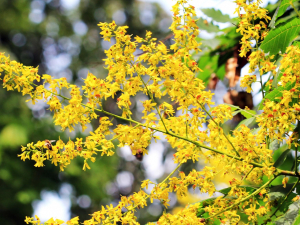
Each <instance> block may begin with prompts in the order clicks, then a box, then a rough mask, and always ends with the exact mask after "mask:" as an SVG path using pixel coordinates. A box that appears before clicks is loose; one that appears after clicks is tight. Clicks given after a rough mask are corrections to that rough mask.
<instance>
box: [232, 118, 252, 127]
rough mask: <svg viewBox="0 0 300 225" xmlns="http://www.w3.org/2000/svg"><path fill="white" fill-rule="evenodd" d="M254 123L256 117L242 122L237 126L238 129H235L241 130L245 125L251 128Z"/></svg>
mask: <svg viewBox="0 0 300 225" xmlns="http://www.w3.org/2000/svg"><path fill="white" fill-rule="evenodd" d="M253 122H255V117H251V118H249V119H245V120H243V121H241V122H240V123H239V124H238V125H237V127H236V128H235V129H237V128H239V127H240V126H241V125H243V124H244V125H245V126H247V127H248V126H249V125H250V124H252V123H253Z"/></svg>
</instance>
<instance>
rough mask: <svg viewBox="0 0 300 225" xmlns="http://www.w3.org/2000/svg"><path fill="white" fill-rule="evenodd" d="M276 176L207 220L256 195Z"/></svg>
mask: <svg viewBox="0 0 300 225" xmlns="http://www.w3.org/2000/svg"><path fill="white" fill-rule="evenodd" d="M276 177H277V176H276V175H275V176H274V177H273V178H272V179H270V180H269V181H268V182H266V183H265V184H264V185H262V186H261V187H260V188H258V189H257V190H256V191H254V192H253V193H252V194H250V195H248V196H247V197H245V198H243V199H241V200H240V201H238V202H236V203H234V204H232V205H231V206H229V207H227V208H225V209H223V210H221V211H220V212H218V213H216V214H214V215H212V216H210V217H208V218H207V220H209V219H212V218H215V217H216V216H218V215H220V214H222V213H224V212H226V211H228V210H230V209H232V208H234V207H236V206H238V205H239V204H241V203H243V202H245V201H247V200H249V199H250V198H252V197H254V196H255V195H257V194H258V193H260V191H261V190H262V189H264V188H265V187H267V186H268V185H269V184H271V183H272V182H273V180H275V178H276Z"/></svg>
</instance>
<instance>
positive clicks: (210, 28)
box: [197, 18, 220, 33]
mask: <svg viewBox="0 0 300 225" xmlns="http://www.w3.org/2000/svg"><path fill="white" fill-rule="evenodd" d="M197 25H198V27H199V29H200V30H206V31H207V32H208V33H213V32H219V31H220V29H219V26H217V25H214V24H213V23H212V22H207V20H205V19H203V18H199V19H198V21H197Z"/></svg>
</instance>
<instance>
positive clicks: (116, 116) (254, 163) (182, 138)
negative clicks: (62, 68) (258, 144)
mask: <svg viewBox="0 0 300 225" xmlns="http://www.w3.org/2000/svg"><path fill="white" fill-rule="evenodd" d="M30 83H32V82H30ZM32 84H33V85H34V86H38V85H36V84H34V83H32ZM46 91H48V92H50V93H51V94H53V95H57V96H60V97H62V98H63V99H66V100H71V99H70V98H67V97H64V96H62V95H60V94H57V93H54V92H52V91H49V90H46ZM198 104H200V103H199V102H198ZM81 105H82V106H85V107H87V108H89V109H93V110H95V111H98V112H101V113H104V114H106V115H109V116H112V117H115V118H118V119H120V120H124V121H127V122H131V123H135V124H136V125H139V126H142V127H147V126H145V125H144V124H142V123H140V122H137V121H135V120H132V119H127V118H123V117H121V116H118V115H115V114H113V113H110V112H107V111H105V110H103V109H97V108H92V107H90V106H88V105H86V104H84V103H81ZM200 105H201V104H200ZM205 111H206V112H207V110H206V109H205ZM209 116H210V114H209ZM149 128H150V129H152V130H156V131H158V132H161V133H164V134H167V135H171V136H173V137H177V138H179V139H181V140H185V141H187V142H190V143H192V144H194V145H196V146H197V147H199V148H204V149H207V150H210V151H212V152H215V153H218V154H222V155H226V156H228V157H231V158H234V159H236V160H239V161H243V159H242V158H240V157H238V156H234V155H231V154H228V153H226V152H222V151H219V150H217V149H214V148H211V147H208V146H206V145H202V144H199V143H198V142H196V141H192V140H190V139H188V138H185V137H181V136H179V135H177V134H174V133H173V132H170V131H168V132H167V131H164V130H160V129H158V128H155V127H149ZM224 135H225V134H224ZM225 137H226V135H225ZM227 140H228V139H227ZM228 141H229V140H228ZM229 142H230V141H229ZM230 143H231V142H230ZM231 145H232V143H231ZM232 146H233V145H232ZM249 164H251V165H253V166H255V167H263V165H261V164H259V163H256V162H251V163H249Z"/></svg>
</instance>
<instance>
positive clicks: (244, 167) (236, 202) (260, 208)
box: [0, 0, 300, 224]
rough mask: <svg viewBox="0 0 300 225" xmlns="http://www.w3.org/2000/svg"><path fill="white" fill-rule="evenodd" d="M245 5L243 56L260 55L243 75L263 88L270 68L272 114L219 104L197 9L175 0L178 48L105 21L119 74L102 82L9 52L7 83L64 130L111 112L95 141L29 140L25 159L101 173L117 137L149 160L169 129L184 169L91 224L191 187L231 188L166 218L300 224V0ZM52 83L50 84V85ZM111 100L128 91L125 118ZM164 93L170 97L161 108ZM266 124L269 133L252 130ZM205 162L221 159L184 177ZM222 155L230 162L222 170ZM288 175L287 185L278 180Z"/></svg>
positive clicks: (265, 107) (109, 64)
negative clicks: (100, 163)
mask: <svg viewBox="0 0 300 225" xmlns="http://www.w3.org/2000/svg"><path fill="white" fill-rule="evenodd" d="M236 2H237V9H236V12H237V13H238V17H239V20H238V28H237V31H238V32H240V34H241V40H240V44H241V47H240V51H239V56H240V57H245V56H247V54H249V56H248V61H249V68H250V70H249V73H251V74H250V75H246V76H245V77H243V79H242V80H241V86H242V87H246V88H247V92H251V85H252V83H253V82H256V79H257V78H256V76H255V75H253V72H255V71H257V72H258V77H259V78H258V81H257V82H259V83H260V84H261V94H262V98H263V100H262V103H261V104H260V105H259V107H258V110H262V113H260V114H258V113H257V112H256V111H253V110H249V109H248V108H247V107H245V108H244V109H242V108H240V107H237V106H233V105H228V104H221V105H218V106H216V107H213V108H212V107H211V105H213V102H212V101H211V98H212V95H213V94H212V93H211V92H210V91H206V90H205V85H204V82H203V81H202V80H201V79H199V78H197V77H195V73H199V72H200V71H201V69H200V68H199V67H198V63H197V62H196V61H195V59H194V58H193V56H192V51H194V52H196V53H198V52H200V48H199V47H200V44H201V43H199V42H198V41H197V36H198V34H199V29H198V26H197V23H196V22H197V21H196V19H195V11H194V7H193V6H187V5H186V3H187V2H186V1H185V0H181V1H178V2H177V3H176V4H175V5H174V6H173V13H174V15H173V23H172V25H171V27H170V29H171V30H172V32H173V34H174V43H173V44H172V45H171V46H170V48H169V49H168V48H167V47H166V45H165V44H164V43H162V42H158V43H157V42H156V40H157V39H156V38H153V37H152V33H151V32H150V31H148V32H147V33H146V36H145V38H141V37H139V36H136V37H135V38H134V40H133V39H132V38H131V36H130V35H128V34H127V28H128V27H127V26H117V25H116V23H115V22H114V21H113V22H111V23H99V26H100V28H101V34H102V35H103V39H104V40H108V41H109V40H111V38H112V37H113V38H115V40H116V43H115V44H114V45H112V46H111V48H110V49H109V50H107V51H106V52H105V53H106V56H107V58H106V59H105V60H104V61H105V65H106V69H107V70H108V76H107V77H106V78H105V79H101V78H97V77H96V76H95V75H93V74H92V73H88V74H87V77H86V79H84V85H83V86H82V88H81V89H80V88H79V87H78V86H77V85H74V84H70V83H68V82H67V80H66V79H65V78H59V79H54V78H53V77H51V76H50V75H43V76H39V75H38V74H37V72H38V71H37V69H36V68H33V67H29V66H23V65H22V64H19V63H17V62H16V61H10V59H9V57H7V56H5V55H4V54H1V58H0V62H1V67H0V68H1V70H2V73H3V74H4V76H3V85H4V88H6V89H7V90H13V89H17V90H18V91H20V92H22V93H23V94H27V95H29V96H30V100H31V101H32V102H33V103H35V102H36V101H39V100H44V101H46V102H47V104H48V105H49V107H50V110H51V111H53V113H54V116H53V118H54V123H55V125H59V126H61V127H62V129H63V130H64V129H66V128H69V129H71V130H72V129H74V126H75V125H76V124H80V125H81V126H82V129H85V128H86V126H87V124H89V123H90V122H91V121H92V120H94V119H96V118H97V119H98V117H99V126H98V128H96V129H95V130H94V131H93V132H91V133H90V135H89V136H87V137H86V138H85V140H83V138H76V140H74V141H73V140H69V141H68V142H64V141H63V140H61V139H59V140H58V141H57V142H56V143H55V144H53V145H50V144H49V143H48V144H47V142H45V141H38V142H36V143H35V144H34V143H30V144H28V145H27V146H23V147H22V153H21V154H19V156H20V158H21V159H22V160H24V161H25V160H26V159H31V160H33V161H34V162H35V167H43V166H44V161H46V160H49V161H51V163H53V164H54V165H55V166H59V168H60V170H61V171H63V170H65V168H66V167H67V166H68V165H69V164H71V163H73V159H75V158H76V157H80V158H82V160H83V170H87V169H91V168H90V167H91V165H92V164H93V162H95V160H96V155H97V154H101V156H102V157H109V156H112V155H114V149H115V144H114V141H115V140H118V146H124V145H128V146H129V147H130V148H131V151H132V154H133V155H136V156H137V155H138V157H140V156H141V155H142V154H147V147H148V146H149V143H150V142H151V141H156V140H157V139H160V136H159V135H158V133H161V134H164V137H165V138H166V140H168V142H169V144H170V145H171V146H172V148H173V149H174V150H175V153H174V155H173V156H174V158H173V160H174V162H175V163H177V164H178V165H177V167H176V168H175V169H174V170H173V171H172V172H171V173H170V174H169V175H168V176H167V177H166V178H165V179H164V180H163V181H162V182H160V183H154V182H152V181H150V180H144V181H143V182H141V189H140V190H139V191H138V192H135V193H133V194H132V195H130V196H122V197H121V199H120V202H119V204H118V205H117V206H115V207H114V206H112V205H109V206H107V207H104V206H103V207H102V208H101V209H100V210H99V211H96V212H94V213H93V215H92V218H91V219H89V220H86V221H85V222H84V224H98V223H100V222H102V223H104V224H115V223H117V222H118V223H122V224H137V223H138V222H137V218H136V216H135V214H134V212H135V211H136V210H139V209H140V208H143V207H145V206H146V205H147V204H148V203H147V199H150V202H151V203H152V201H153V200H154V199H157V200H159V201H160V202H161V203H162V205H164V206H165V207H168V205H169V201H170V199H169V193H170V192H175V193H177V195H179V196H185V195H187V193H188V189H189V188H192V189H196V188H199V189H200V191H201V192H203V193H209V194H210V195H213V194H214V193H217V192H220V193H222V194H223V195H222V196H219V197H217V198H211V199H209V200H205V201H201V202H199V203H196V204H189V205H187V206H186V207H185V208H184V209H183V210H181V211H180V212H178V213H176V214H170V213H163V215H162V216H161V217H160V218H159V220H158V222H157V223H159V224H177V223H182V224H221V223H223V224H224V223H230V224H237V223H239V222H241V223H249V222H250V223H259V224H267V223H275V222H276V223H282V221H283V222H287V221H289V222H290V223H291V224H292V223H294V224H297V223H298V220H299V216H298V213H299V212H298V211H299V201H298V200H299V196H297V195H296V194H295V193H293V191H294V190H295V189H296V192H297V193H298V188H299V186H298V183H299V179H300V174H299V172H298V166H299V162H298V160H299V157H298V155H297V154H298V139H299V136H298V135H299V132H300V130H299V129H300V126H299V118H300V115H299V111H300V105H299V103H298V98H299V82H298V79H299V73H298V71H299V69H300V68H299V65H300V64H299V60H300V48H299V47H300V46H299V44H298V42H292V41H293V40H294V39H295V37H296V36H297V35H298V34H299V30H300V19H299V18H300V14H299V11H298V9H297V7H298V6H295V5H294V3H293V2H292V1H282V2H280V3H279V6H278V10H276V11H275V13H274V15H273V19H272V20H271V17H270V16H268V11H267V10H266V9H264V8H261V7H260V6H259V2H260V1H258V2H256V1H253V2H248V3H246V2H245V1H244V0H237V1H236ZM289 4H290V5H291V6H292V8H293V10H294V12H295V14H296V16H295V17H294V18H292V19H290V20H287V21H286V22H285V23H281V24H279V26H278V27H277V28H276V27H274V24H275V21H276V19H277V17H279V16H282V15H283V14H284V11H285V10H286V9H287V8H286V7H285V6H286V5H289ZM290 15H293V14H292V13H290ZM283 16H285V15H283ZM297 16H298V17H299V18H297ZM270 21H271V22H270ZM278 21H280V20H278ZM269 26H270V27H271V29H269V28H268V27H269ZM137 47H140V49H142V50H143V51H144V54H141V55H140V56H139V57H138V58H137V59H136V58H135V56H134V55H133V53H134V52H135V51H136V48H137ZM280 51H281V52H285V53H284V54H281V52H280ZM275 60H277V61H275ZM200 61H201V59H200ZM264 75H267V76H268V77H269V78H268V82H266V83H265V84H264V83H263V80H262V76H264ZM40 79H43V82H42V84H40V82H41V81H40ZM67 90H70V91H69V96H70V97H65V96H64V95H62V94H61V93H65V92H66V91H67ZM81 90H83V91H84V94H83V95H82V94H81ZM139 92H141V93H143V94H144V95H146V96H148V99H147V100H145V101H143V102H142V103H143V107H144V110H143V113H144V116H143V117H142V118H141V119H143V122H139V119H140V118H135V117H136V115H133V114H132V112H131V108H130V107H131V97H132V96H136V95H137V93H139ZM116 96H117V97H116ZM110 98H112V99H114V98H117V105H118V107H119V109H121V111H122V112H121V113H120V114H121V115H118V114H114V113H111V112H108V111H106V110H105V109H104V107H103V105H104V102H105V100H107V99H110ZM161 98H163V102H161V104H158V102H159V99H161ZM84 100H86V101H84ZM174 105H176V106H178V107H177V110H182V115H179V116H176V115H175V114H174V113H175V111H174V108H173V106H174ZM207 107H208V108H209V109H208V108H207ZM239 112H240V113H241V114H242V115H243V116H244V117H245V118H246V119H245V120H243V121H242V122H240V123H239V125H238V126H237V127H236V128H235V129H234V130H232V131H230V132H227V133H226V132H225V131H224V129H223V128H222V124H223V123H224V122H225V121H226V120H229V119H232V117H233V115H235V114H237V113H239ZM114 118H117V119H119V120H118V124H117V125H116V126H114V124H113V123H112V122H113V119H114ZM120 121H124V122H120ZM254 122H256V123H257V128H249V127H248V126H249V125H250V124H252V123H254ZM203 123H207V124H208V125H207V129H206V130H205V131H203V130H202V129H200V127H202V125H203ZM291 151H293V152H294V153H295V157H294V159H293V165H292V166H290V168H289V169H282V168H281V167H280V166H281V165H282V164H283V163H284V161H285V160H286V158H287V156H288V154H289V153H290V152H291ZM278 153H279V155H280V156H279V157H278V159H277V160H276V161H275V163H274V161H273V155H276V154H278ZM290 158H291V157H290ZM199 159H203V160H205V161H206V162H207V163H210V164H209V165H206V166H205V167H204V168H202V169H201V170H196V169H193V170H192V171H190V172H189V173H184V172H183V171H181V172H179V173H177V170H178V169H179V168H180V167H181V166H182V165H184V164H186V163H187V161H188V160H191V161H193V162H194V163H195V162H196V161H198V160H199ZM213 161H216V162H217V163H218V164H220V165H222V166H223V168H222V169H221V170H217V169H216V167H215V166H213ZM218 175H222V176H228V175H233V176H235V177H234V178H232V179H231V180H230V181H229V185H230V187H228V188H226V189H222V190H216V187H215V184H214V180H215V179H216V177H217V176H218ZM289 177H290V178H291V179H288V178H289ZM292 178H294V179H292ZM278 181H280V182H282V184H281V185H278ZM288 181H289V183H288ZM245 184H248V185H245ZM249 184H251V185H249ZM149 185H152V186H153V188H152V189H151V191H150V193H147V192H146V191H144V189H148V186H149ZM288 209H289V210H288ZM36 220H38V221H39V219H38V217H36ZM78 220H79V218H78V217H75V218H73V219H71V220H70V221H68V222H67V224H78ZM25 222H27V223H36V221H34V218H31V217H26V219H25ZM51 223H54V224H61V223H63V221H60V220H56V221H54V219H52V218H51V219H49V220H48V221H47V222H46V224H51Z"/></svg>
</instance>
